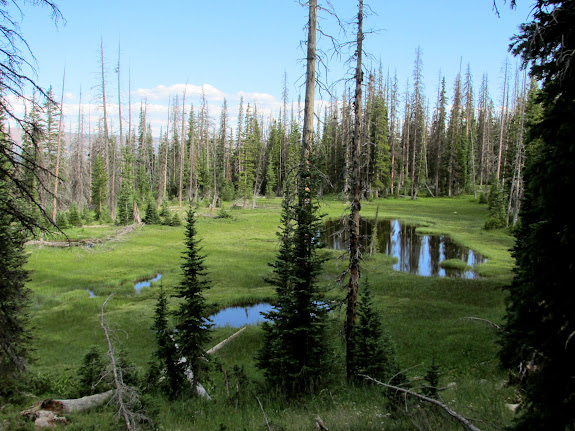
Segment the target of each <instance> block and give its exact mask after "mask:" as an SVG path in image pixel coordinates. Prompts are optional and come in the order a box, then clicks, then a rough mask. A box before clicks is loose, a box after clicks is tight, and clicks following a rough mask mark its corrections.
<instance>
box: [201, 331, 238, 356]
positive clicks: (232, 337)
mask: <svg viewBox="0 0 575 431" xmlns="http://www.w3.org/2000/svg"><path fill="white" fill-rule="evenodd" d="M246 328H247V326H243V327H241V328H240V329H239V330H238V331H236V332H234V333H233V334H232V335H230V336H229V337H228V338H226V339H225V340H224V341H222V342H220V343H218V344H216V345H215V346H214V347H212V348H211V349H210V350H208V351H207V352H206V353H207V354H208V355H211V354H212V353H214V352H217V351H218V350H220V349H221V348H222V347H224V346H225V345H226V344H227V343H229V342H230V341H231V340H232V339H234V338H235V337H237V336H238V335H240V334H241V333H242V332H243V331H244V330H245V329H246Z"/></svg>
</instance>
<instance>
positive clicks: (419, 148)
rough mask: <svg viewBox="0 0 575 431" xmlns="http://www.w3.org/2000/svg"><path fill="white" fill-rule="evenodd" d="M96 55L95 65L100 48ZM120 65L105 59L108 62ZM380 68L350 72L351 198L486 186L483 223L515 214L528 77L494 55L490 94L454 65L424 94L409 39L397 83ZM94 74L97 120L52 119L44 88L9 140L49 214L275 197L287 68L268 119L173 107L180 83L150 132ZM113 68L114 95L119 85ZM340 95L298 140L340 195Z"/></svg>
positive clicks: (253, 113) (285, 156)
mask: <svg viewBox="0 0 575 431" xmlns="http://www.w3.org/2000/svg"><path fill="white" fill-rule="evenodd" d="M100 56H101V58H100V64H103V63H104V62H105V58H104V48H103V46H101V50H100ZM120 66H121V64H120V60H119V58H118V63H117V71H119V70H120ZM381 69H382V68H381V67H379V69H376V70H370V71H369V73H366V76H365V78H364V80H363V87H364V93H365V95H364V97H363V100H362V104H361V109H360V112H361V124H360V125H359V127H360V131H359V133H361V142H362V146H361V149H360V151H361V159H362V160H363V162H362V165H361V166H360V170H361V176H362V178H361V184H362V193H363V197H364V198H372V197H386V196H398V195H406V196H410V197H411V198H413V199H415V198H417V196H418V195H419V194H421V193H423V194H425V195H432V196H456V195H460V194H464V193H471V194H474V195H475V196H476V197H481V196H483V197H485V198H486V197H487V196H488V194H489V193H488V192H489V189H490V188H492V189H494V191H493V194H494V195H496V196H497V197H498V199H499V201H498V202H499V206H498V212H497V213H496V217H495V220H491V222H490V223H491V225H492V227H501V226H504V225H508V224H515V223H516V221H517V215H518V211H519V202H520V197H521V193H522V181H521V176H522V167H523V165H524V163H525V157H526V156H527V155H526V153H525V143H526V142H525V140H526V133H525V130H526V127H527V126H528V122H529V121H530V119H531V118H532V117H533V116H536V115H537V112H536V110H537V108H536V105H535V104H534V103H533V101H532V100H533V96H534V94H535V93H536V92H537V91H538V90H537V84H536V83H535V82H532V81H530V80H529V79H527V77H526V74H525V73H524V72H522V71H520V70H519V68H518V67H517V66H516V67H513V66H512V65H511V64H510V62H509V61H506V62H505V65H504V68H503V70H504V75H503V87H502V92H501V94H500V95H491V94H489V88H490V85H489V77H488V76H485V75H484V76H482V77H481V79H480V80H479V82H480V85H479V87H478V88H477V85H476V84H475V82H474V77H473V75H472V69H471V66H470V65H468V66H467V67H466V68H465V69H464V70H461V71H459V73H458V74H457V75H456V78H455V81H454V82H451V83H449V82H447V81H446V79H445V77H443V76H439V77H438V91H437V96H436V98H435V100H429V99H428V98H427V96H426V92H425V89H424V87H423V73H424V71H423V53H422V52H421V50H420V49H419V48H418V49H417V50H416V51H415V59H414V66H413V76H411V77H408V78H407V79H406V83H405V84H401V83H400V78H399V77H398V76H397V75H395V74H394V75H392V74H389V73H384V72H383V71H382V70H381ZM99 75H100V78H101V79H100V83H99V85H98V91H99V97H100V102H99V103H100V107H101V109H100V114H101V115H100V116H99V117H98V118H90V117H89V118H86V114H85V113H84V112H83V111H82V108H79V110H78V113H77V118H62V117H61V115H62V112H61V110H60V107H59V106H58V104H57V102H55V100H57V99H58V97H57V96H55V95H54V94H53V93H52V90H51V89H50V90H49V91H48V96H49V97H44V96H42V95H36V96H34V97H35V100H34V101H33V102H31V103H30V107H29V109H28V111H27V113H26V118H25V122H24V123H23V124H25V127H29V130H24V132H23V133H22V147H23V152H24V154H25V155H26V158H27V160H30V161H32V162H33V165H34V169H36V170H37V175H36V178H34V175H30V173H29V171H28V170H27V169H21V176H22V180H23V181H39V182H41V183H42V186H41V187H36V188H37V190H38V199H39V202H40V203H41V206H42V207H43V208H46V209H49V210H47V212H49V213H51V214H52V219H53V221H54V222H56V221H57V220H56V219H57V218H58V214H61V213H64V212H66V211H69V210H71V209H72V208H73V207H74V211H79V212H80V213H82V211H84V216H85V217H87V213H86V212H85V211H87V210H93V211H94V212H95V217H96V218H97V219H102V220H105V221H113V220H115V222H116V223H117V224H126V223H131V221H132V220H133V217H132V215H133V209H134V208H135V207H134V204H136V205H137V207H138V208H139V210H140V211H142V212H143V210H144V208H145V206H146V205H147V204H148V203H149V202H150V201H152V200H153V201H155V202H156V205H157V207H158V208H159V207H160V206H161V204H162V202H164V201H166V200H171V201H177V202H178V203H179V205H180V206H181V205H182V202H183V201H191V202H195V203H197V202H199V201H203V202H204V203H205V204H206V205H209V204H212V205H213V206H214V207H215V206H219V202H220V201H222V200H225V201H232V200H234V199H238V200H239V199H241V200H242V201H243V205H255V200H254V198H255V197H256V196H262V195H265V196H268V197H271V196H283V194H284V189H285V185H286V181H287V179H288V177H289V175H290V172H291V171H293V169H294V166H295V165H296V164H297V160H298V151H299V145H300V141H301V133H302V115H301V113H302V107H301V102H300V101H299V100H298V101H294V100H292V99H290V96H289V94H288V91H287V87H288V84H287V77H284V84H283V85H284V92H283V94H284V96H283V108H282V109H281V112H279V113H278V114H277V115H276V116H274V117H267V118H266V117H264V116H263V115H261V114H260V112H259V111H258V106H257V105H256V104H254V103H246V102H244V101H243V100H242V101H241V103H240V106H239V114H238V116H237V118H230V115H229V113H228V105H227V102H226V101H225V100H224V102H223V103H222V105H221V106H217V107H215V106H209V105H208V103H207V100H206V98H205V97H204V95H202V97H201V101H200V103H199V105H198V106H194V105H193V104H190V105H187V104H186V94H185V93H184V94H180V95H174V96H173V97H172V99H171V106H170V110H169V125H168V126H167V127H166V129H165V130H160V131H159V138H157V137H155V136H156V134H157V133H158V131H153V130H152V127H151V124H150V120H149V115H148V110H147V102H146V100H141V101H139V105H140V109H139V113H137V114H138V115H137V117H138V120H137V121H132V115H133V114H132V112H131V109H130V107H131V106H133V103H132V102H131V101H128V103H127V108H128V109H126V106H124V105H123V103H124V101H122V100H121V98H120V97H117V96H116V100H114V102H115V103H114V106H116V107H117V108H116V109H117V110H118V112H114V113H112V112H111V111H110V108H109V106H110V105H111V104H112V103H111V99H112V98H113V96H111V91H110V87H111V83H110V82H109V78H108V75H107V73H106V72H105V70H104V68H102V69H101V70H100V71H99ZM117 75H118V82H117V87H118V92H117V94H122V91H121V89H120V78H119V73H117ZM349 84H350V86H351V85H352V84H353V83H351V82H350V83H349ZM351 93H352V92H351V90H350V89H349V88H347V89H345V90H344V92H343V94H342V95H340V96H336V95H333V96H331V100H329V103H327V104H325V105H324V108H323V111H322V112H319V113H317V118H318V120H317V121H316V122H315V126H314V127H315V128H316V131H315V134H314V142H313V149H312V151H313V154H314V160H315V163H316V164H317V167H318V169H319V170H320V171H321V172H323V181H322V184H321V187H320V190H319V192H320V193H321V194H327V193H335V194H340V195H342V196H349V193H350V191H351V184H350V178H351V176H350V172H351V169H352V162H351V142H352V134H353V132H354V118H355V117H356V114H355V113H354V101H353V94H351ZM36 98H37V99H36ZM80 106H81V105H80ZM122 108H123V110H122ZM126 111H128V113H126ZM214 111H219V115H213V112H214ZM134 116H136V113H134ZM122 119H123V121H122ZM112 120H113V121H112ZM63 123H66V124H71V125H72V124H74V126H70V129H71V130H72V131H68V132H66V133H64V131H65V130H63V129H66V127H62V126H63ZM112 124H113V126H112ZM26 125H29V126H26ZM32 136H34V137H35V138H34V139H35V140H36V141H37V143H38V145H34V144H33V143H32ZM56 178H58V180H57V179H56ZM492 186H493V187H492ZM65 222H66V221H64V223H65ZM61 223H62V218H60V224H61Z"/></svg>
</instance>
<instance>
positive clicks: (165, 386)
mask: <svg viewBox="0 0 575 431" xmlns="http://www.w3.org/2000/svg"><path fill="white" fill-rule="evenodd" d="M168 318H169V311H168V301H167V298H166V294H165V293H164V288H163V286H160V293H159V295H158V302H156V308H155V313H154V325H153V326H152V330H153V331H154V335H155V337H156V345H157V349H156V351H155V352H154V356H155V358H156V360H157V362H158V372H159V374H158V375H156V376H154V380H155V381H156V383H157V384H159V385H160V387H161V389H162V391H163V392H164V393H165V394H166V395H168V397H169V398H175V397H177V395H178V394H180V393H181V391H182V388H183V384H184V379H183V370H182V369H181V368H182V367H181V364H179V359H180V358H179V355H178V349H177V348H176V343H175V340H174V331H173V330H172V328H171V327H170V324H169V320H168ZM162 377H163V378H162Z"/></svg>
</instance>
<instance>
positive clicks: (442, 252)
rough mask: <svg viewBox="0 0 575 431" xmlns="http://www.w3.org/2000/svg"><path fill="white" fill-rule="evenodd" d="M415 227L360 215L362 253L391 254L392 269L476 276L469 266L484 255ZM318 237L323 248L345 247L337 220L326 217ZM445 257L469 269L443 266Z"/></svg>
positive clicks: (343, 236)
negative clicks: (421, 233)
mask: <svg viewBox="0 0 575 431" xmlns="http://www.w3.org/2000/svg"><path fill="white" fill-rule="evenodd" d="M415 230H416V226H411V225H405V224H403V223H401V222H399V221H398V220H378V221H377V224H376V223H375V221H374V220H369V219H361V223H360V235H361V244H362V247H363V253H369V251H370V250H373V251H377V252H379V253H385V254H387V255H389V256H393V257H395V258H396V259H397V262H396V263H395V264H394V265H393V269H395V270H396V271H402V272H408V273H411V274H417V275H421V276H427V277H459V278H466V279H474V278H479V275H478V274H477V273H476V272H475V271H473V268H474V267H475V266H476V265H479V264H481V263H483V262H485V261H486V260H487V259H485V257H484V256H481V255H480V254H478V253H475V252H474V251H473V250H471V249H469V248H466V247H462V246H460V245H458V244H456V243H455V242H454V241H453V240H452V239H451V238H449V237H448V236H447V235H419V234H417V233H416V232H415ZM319 237H320V241H321V242H322V243H323V244H325V246H326V247H327V248H332V249H336V250H342V249H344V247H345V248H347V247H349V246H348V245H347V244H348V237H347V235H346V233H344V232H343V222H342V221H341V220H329V221H327V222H326V223H325V226H324V230H323V231H322V232H320V235H319ZM447 259H457V260H461V261H463V262H465V263H466V264H467V265H468V266H469V267H470V268H472V269H467V270H458V269H452V268H443V267H442V266H441V262H443V261H444V260H447Z"/></svg>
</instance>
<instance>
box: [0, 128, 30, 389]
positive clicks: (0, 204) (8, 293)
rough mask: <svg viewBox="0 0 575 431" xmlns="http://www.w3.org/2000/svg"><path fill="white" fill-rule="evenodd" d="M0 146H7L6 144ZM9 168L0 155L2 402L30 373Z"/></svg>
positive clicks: (20, 247) (24, 275) (24, 276)
mask: <svg viewBox="0 0 575 431" xmlns="http://www.w3.org/2000/svg"><path fill="white" fill-rule="evenodd" d="M0 134H1V131H0ZM0 145H5V142H4V140H2V142H0ZM0 154H1V153H0ZM7 165H8V164H7V163H6V162H5V160H4V159H3V156H1V155H0V398H2V397H5V396H9V395H10V394H11V392H12V391H13V390H14V387H15V384H16V382H17V381H18V380H19V379H20V377H21V375H22V374H23V373H24V372H25V371H26V370H27V367H28V359H29V356H30V346H29V341H30V333H29V329H28V322H29V318H28V312H27V307H28V303H29V297H30V291H29V290H28V288H26V281H27V280H28V275H29V273H28V271H26V270H25V269H24V265H25V264H26V261H27V257H26V254H25V252H24V242H25V240H26V237H25V235H24V233H23V229H22V227H21V226H20V225H19V224H18V223H17V222H16V221H15V220H14V218H13V217H12V216H11V215H10V213H11V212H12V211H13V208H7V205H9V203H10V202H12V200H11V197H10V195H11V193H10V191H9V187H10V185H9V182H8V181H7V178H6V177H5V176H4V172H5V168H6V167H7Z"/></svg>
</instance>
